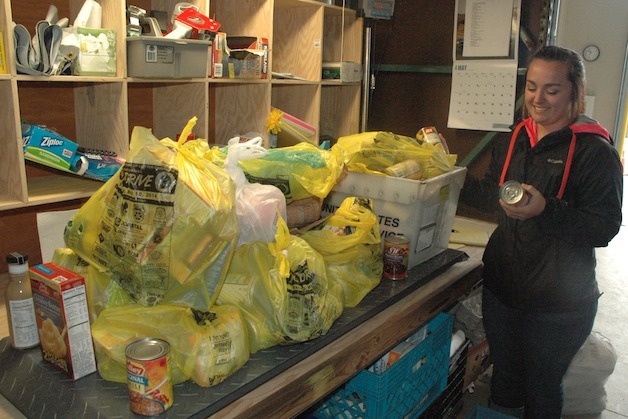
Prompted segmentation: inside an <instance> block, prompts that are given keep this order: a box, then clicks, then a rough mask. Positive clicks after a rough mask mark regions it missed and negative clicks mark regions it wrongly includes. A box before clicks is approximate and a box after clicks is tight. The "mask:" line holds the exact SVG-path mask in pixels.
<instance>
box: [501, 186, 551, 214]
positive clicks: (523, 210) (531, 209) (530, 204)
mask: <svg viewBox="0 0 628 419" xmlns="http://www.w3.org/2000/svg"><path fill="white" fill-rule="evenodd" d="M521 186H522V187H523V189H524V190H525V191H526V193H527V194H528V200H527V202H526V203H525V204H515V205H508V204H507V203H505V202H504V200H502V199H500V200H499V205H501V206H502V208H503V209H504V212H506V215H507V216H509V217H511V218H515V219H517V220H527V219H529V218H532V217H536V216H537V215H539V214H540V213H542V212H543V210H544V209H545V203H546V201H545V198H544V197H543V195H541V192H539V191H538V190H537V189H536V188H535V187H534V186H532V185H528V184H527V183H522V184H521Z"/></svg>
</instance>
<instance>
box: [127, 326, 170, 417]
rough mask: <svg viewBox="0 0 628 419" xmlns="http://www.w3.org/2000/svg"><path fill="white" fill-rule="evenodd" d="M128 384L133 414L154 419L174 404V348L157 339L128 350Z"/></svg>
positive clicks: (136, 342) (132, 346)
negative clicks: (172, 363) (172, 350)
mask: <svg viewBox="0 0 628 419" xmlns="http://www.w3.org/2000/svg"><path fill="white" fill-rule="evenodd" d="M125 354H126V368H127V381H128V386H129V399H130V404H131V410H132V411H133V412H135V413H137V414H140V415H145V416H154V415H159V414H161V413H164V412H165V411H166V410H168V408H170V406H172V403H173V387H172V371H171V367H170V345H169V344H168V342H166V341H165V340H162V339H157V338H143V339H140V340H136V341H135V342H133V343H130V344H129V345H128V346H127V347H126V351H125Z"/></svg>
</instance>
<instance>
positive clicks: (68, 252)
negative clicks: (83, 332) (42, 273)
mask: <svg viewBox="0 0 628 419" xmlns="http://www.w3.org/2000/svg"><path fill="white" fill-rule="evenodd" d="M52 261H53V262H54V263H56V264H57V265H59V266H63V267H64V268H67V269H69V270H71V271H73V272H76V273H78V274H81V275H83V277H84V278H85V287H86V289H87V306H88V310H89V318H90V321H91V322H94V320H96V318H98V315H99V314H100V312H102V311H103V310H104V309H105V308H107V307H115V306H120V305H126V304H133V303H134V301H133V299H132V298H131V296H130V295H129V293H127V292H126V291H125V290H124V289H123V288H122V287H121V286H120V284H118V283H117V282H116V281H113V280H112V279H111V277H110V276H109V274H107V273H106V272H100V271H99V270H98V269H96V268H94V267H93V266H91V265H90V264H89V263H87V262H86V261H84V260H83V259H81V258H80V257H79V256H78V255H77V254H76V253H74V251H73V250H72V249H68V248H58V249H55V252H54V254H53V256H52Z"/></svg>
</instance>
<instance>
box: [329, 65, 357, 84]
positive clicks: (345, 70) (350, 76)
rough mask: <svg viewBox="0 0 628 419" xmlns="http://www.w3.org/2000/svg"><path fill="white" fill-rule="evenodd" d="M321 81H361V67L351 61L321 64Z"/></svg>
mask: <svg viewBox="0 0 628 419" xmlns="http://www.w3.org/2000/svg"><path fill="white" fill-rule="evenodd" d="M322 77H323V80H340V81H342V82H355V81H361V80H362V65H361V64H360V63H354V62H351V61H342V62H326V63H323V74H322Z"/></svg>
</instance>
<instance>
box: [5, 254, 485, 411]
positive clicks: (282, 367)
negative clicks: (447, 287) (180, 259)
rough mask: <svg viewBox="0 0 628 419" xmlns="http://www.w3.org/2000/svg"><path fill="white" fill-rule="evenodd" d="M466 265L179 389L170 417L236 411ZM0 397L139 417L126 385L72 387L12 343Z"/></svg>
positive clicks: (375, 297) (86, 382)
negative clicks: (210, 382) (223, 376)
mask: <svg viewBox="0 0 628 419" xmlns="http://www.w3.org/2000/svg"><path fill="white" fill-rule="evenodd" d="M466 259H468V254H467V253H465V252H462V251H458V250H445V251H444V252H442V253H441V254H440V255H437V256H435V257H434V258H432V259H430V260H429V261H426V262H425V263H423V264H421V265H419V266H416V267H415V268H413V269H411V270H410V272H409V277H408V278H407V279H406V280H403V281H386V280H383V281H382V283H381V284H380V285H379V286H378V287H376V288H375V289H374V290H373V291H371V292H370V293H369V294H368V295H367V296H366V297H365V298H364V299H363V301H362V302H361V303H360V304H359V305H358V306H356V307H354V308H347V309H345V310H344V312H343V314H342V315H341V317H340V318H339V319H338V320H337V321H336V322H335V323H334V325H333V326H332V328H331V329H330V331H329V332H328V333H327V334H326V335H325V336H321V337H319V338H317V339H314V340H312V341H309V342H303V343H299V344H294V345H289V346H274V347H272V348H269V349H266V350H263V351H259V352H257V353H255V354H251V358H250V360H249V362H247V364H245V366H244V367H242V368H241V369H240V370H238V371H237V372H236V373H235V374H233V375H232V376H231V377H229V378H228V379H227V380H225V381H224V382H223V383H220V384H218V385H216V386H213V387H208V388H203V387H200V386H198V385H196V384H195V383H193V382H185V383H182V384H179V385H177V386H175V390H174V399H175V402H174V405H173V406H172V407H171V408H170V409H169V410H168V412H167V416H179V415H181V416H186V417H207V416H210V415H212V414H214V413H216V412H219V411H221V409H224V408H226V407H228V406H231V405H233V404H234V402H236V401H238V400H240V399H241V398H242V397H243V396H246V395H247V394H249V393H252V392H254V390H256V389H258V388H260V387H263V385H264V384H265V383H268V382H269V381H272V380H273V379H275V378H276V377H277V376H278V375H280V374H282V373H283V372H284V371H286V370H288V369H290V368H291V367H293V366H295V365H296V364H298V363H299V362H302V361H303V360H305V359H307V358H308V357H311V356H312V355H313V354H315V353H317V352H324V351H321V349H323V348H326V347H327V346H328V345H329V344H330V343H332V342H334V341H336V340H339V339H340V338H342V337H343V336H345V335H346V334H347V333H348V332H350V331H352V330H353V329H355V328H356V327H357V326H358V325H360V324H363V323H365V322H367V321H368V320H369V319H371V318H372V317H374V316H376V315H378V314H379V313H380V312H382V311H383V310H385V309H387V308H388V307H390V306H392V305H394V304H395V303H396V302H398V301H399V300H401V299H403V298H405V297H406V296H408V295H409V294H411V293H413V292H415V291H417V290H419V289H422V288H424V286H425V285H426V284H428V283H429V282H430V281H432V280H433V279H434V278H436V277H439V276H442V274H443V273H445V272H446V271H448V270H450V268H451V267H452V265H454V264H458V263H459V262H462V261H464V260H466ZM478 263H479V262H477V260H476V261H475V262H474V263H473V264H472V265H473V266H475V265H476V264H478ZM391 346H392V344H391ZM25 372H26V373H25ZM0 394H2V395H3V396H4V397H5V398H6V400H8V401H9V402H10V403H11V404H12V405H13V406H15V407H17V408H18V409H19V410H20V411H21V412H22V413H24V414H25V415H26V416H28V417H31V416H40V417H41V416H47V417H51V416H54V415H55V414H56V415H68V414H72V413H73V412H74V413H76V414H78V415H80V416H83V415H89V416H96V415H100V416H106V417H109V416H112V417H113V416H115V417H134V416H135V415H134V414H133V413H132V412H131V411H130V409H129V401H128V393H127V386H126V385H125V384H121V383H113V382H108V381H105V380H103V379H102V378H100V376H99V375H98V374H97V373H95V374H91V375H89V376H87V377H84V378H81V379H79V380H77V381H72V380H70V379H68V378H67V377H66V376H65V375H63V374H62V373H61V372H58V371H57V370H55V369H53V368H52V367H50V366H49V365H47V364H45V363H44V362H43V361H42V358H41V353H40V350H39V348H35V349H31V350H26V351H17V350H14V349H12V348H11V347H10V344H9V340H8V338H4V339H2V340H1V341H0ZM0 412H1V410H0Z"/></svg>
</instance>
